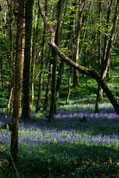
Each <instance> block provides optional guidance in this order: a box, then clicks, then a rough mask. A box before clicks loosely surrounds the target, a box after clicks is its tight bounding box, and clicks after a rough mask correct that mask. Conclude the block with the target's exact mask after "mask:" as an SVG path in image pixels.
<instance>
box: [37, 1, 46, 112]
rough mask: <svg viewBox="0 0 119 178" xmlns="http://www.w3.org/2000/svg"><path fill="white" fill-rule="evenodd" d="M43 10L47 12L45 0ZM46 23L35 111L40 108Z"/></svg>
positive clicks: (44, 32)
mask: <svg viewBox="0 0 119 178" xmlns="http://www.w3.org/2000/svg"><path fill="white" fill-rule="evenodd" d="M45 12H47V0H45ZM46 42H47V41H46V25H45V24H44V31H43V40H42V54H41V55H42V56H41V67H40V69H41V71H40V75H39V89H38V98H37V102H36V111H38V110H40V107H41V104H40V103H41V98H42V89H43V77H44V71H43V70H44V68H45V53H46Z"/></svg>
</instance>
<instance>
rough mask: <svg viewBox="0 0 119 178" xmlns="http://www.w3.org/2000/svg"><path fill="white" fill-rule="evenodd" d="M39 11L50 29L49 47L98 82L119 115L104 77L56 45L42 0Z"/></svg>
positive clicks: (53, 32)
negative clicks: (70, 56) (68, 55)
mask: <svg viewBox="0 0 119 178" xmlns="http://www.w3.org/2000/svg"><path fill="white" fill-rule="evenodd" d="M39 11H40V13H41V16H42V18H43V21H44V23H45V24H46V26H47V27H48V29H49V31H50V33H51V41H50V43H49V45H50V46H51V47H52V48H53V49H54V50H55V52H56V53H57V54H58V55H59V57H60V58H61V59H62V60H64V61H65V62H67V63H68V64H70V65H71V66H73V67H74V68H75V69H77V70H78V71H80V72H82V73H84V74H86V75H88V76H90V77H92V78H94V79H95V80H96V81H97V83H98V84H99V85H100V86H101V87H102V88H103V90H104V92H105V93H106V94H107V97H108V98H109V100H110V102H111V103H112V105H113V107H114V109H115V111H116V112H117V113H118V114H119V105H118V103H117V101H116V99H115V98H114V96H113V95H112V93H111V91H110V90H109V88H108V87H107V85H106V84H105V82H104V81H103V79H102V77H101V76H100V75H99V74H98V73H97V72H96V71H95V70H94V69H89V68H86V67H84V66H81V65H78V64H76V63H75V62H74V61H72V60H71V59H70V58H69V57H67V56H66V55H65V54H64V53H63V52H62V51H61V50H60V49H59V48H58V46H57V45H56V44H55V31H54V29H53V27H52V25H50V24H49V22H48V20H47V17H46V16H45V12H44V9H43V7H42V3H41V0H39Z"/></svg>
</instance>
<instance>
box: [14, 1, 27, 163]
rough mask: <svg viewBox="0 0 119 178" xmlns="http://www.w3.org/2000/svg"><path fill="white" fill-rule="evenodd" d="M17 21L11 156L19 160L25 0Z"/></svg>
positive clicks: (21, 4)
mask: <svg viewBox="0 0 119 178" xmlns="http://www.w3.org/2000/svg"><path fill="white" fill-rule="evenodd" d="M18 13H19V15H18V22H17V44H16V64H15V82H14V107H13V128H12V135H11V156H12V159H13V160H14V161H17V153H18V127H19V115H20V107H21V89H22V78H23V58H24V51H23V49H24V0H20V1H19V8H18Z"/></svg>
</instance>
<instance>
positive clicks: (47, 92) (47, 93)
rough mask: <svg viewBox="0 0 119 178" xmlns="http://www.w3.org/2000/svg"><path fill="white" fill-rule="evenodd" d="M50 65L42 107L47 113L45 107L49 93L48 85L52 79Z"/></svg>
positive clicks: (50, 66)
mask: <svg viewBox="0 0 119 178" xmlns="http://www.w3.org/2000/svg"><path fill="white" fill-rule="evenodd" d="M52 67H53V66H52V64H50V65H49V74H48V82H47V88H46V93H45V100H44V106H43V111H44V112H46V111H47V106H48V99H49V92H50V83H51V77H52Z"/></svg>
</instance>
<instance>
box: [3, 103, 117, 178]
mask: <svg viewBox="0 0 119 178" xmlns="http://www.w3.org/2000/svg"><path fill="white" fill-rule="evenodd" d="M31 115H32V118H31V119H30V120H28V121H26V120H25V121H23V120H21V119H20V124H19V153H18V157H19V162H18V165H17V167H18V172H19V175H20V177H25V178H27V177H28V178H30V177H33V178H35V177H36V178H37V177H52V178H53V177H59V178H60V177H61V178H63V177H65V178H67V177H69V178H70V177H77V178H78V177H81V178H84V177H91V178H92V177H102V178H103V177H118V176H119V166H118V165H119V163H118V162H119V115H117V114H116V113H115V112H114V110H113V108H112V106H111V105H110V104H108V103H103V104H100V113H99V114H98V113H95V112H94V105H93V104H84V105H65V106H60V107H59V108H58V112H57V114H56V115H55V120H54V121H52V122H48V121H46V118H45V116H43V115H42V113H40V112H39V116H37V117H36V115H35V113H32V114H31ZM37 115H38V114H37ZM83 116H85V117H86V118H87V120H88V121H87V122H81V118H82V117H83ZM11 120H12V118H11V117H7V116H5V115H4V113H3V114H2V113H1V116H0V124H3V123H8V122H11ZM0 132H1V133H0V145H2V146H4V147H5V148H6V149H5V151H3V152H0V154H1V153H2V156H4V158H7V157H9V149H10V148H9V147H10V136H11V133H10V131H9V129H6V130H0ZM13 175H14V176H13ZM7 177H15V173H14V171H13V170H11V171H9V173H8V174H7Z"/></svg>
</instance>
